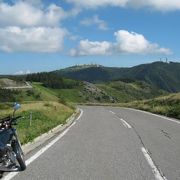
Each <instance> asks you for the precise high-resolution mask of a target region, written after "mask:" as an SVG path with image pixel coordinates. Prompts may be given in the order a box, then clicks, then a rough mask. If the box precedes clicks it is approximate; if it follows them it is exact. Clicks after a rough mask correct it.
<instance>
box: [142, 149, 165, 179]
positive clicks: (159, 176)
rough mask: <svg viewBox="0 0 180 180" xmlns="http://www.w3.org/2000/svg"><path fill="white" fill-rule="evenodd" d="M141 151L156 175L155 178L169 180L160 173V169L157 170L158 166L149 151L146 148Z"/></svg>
mask: <svg viewBox="0 0 180 180" xmlns="http://www.w3.org/2000/svg"><path fill="white" fill-rule="evenodd" d="M141 151H142V153H143V154H144V156H145V158H146V160H147V162H148V164H149V165H150V166H151V168H152V172H153V174H154V176H155V179H156V180H167V179H166V177H165V176H163V175H162V174H161V173H160V171H159V170H158V168H157V167H156V165H155V164H154V162H153V160H152V159H151V157H150V155H149V153H148V151H147V150H146V149H145V148H144V147H142V148H141Z"/></svg>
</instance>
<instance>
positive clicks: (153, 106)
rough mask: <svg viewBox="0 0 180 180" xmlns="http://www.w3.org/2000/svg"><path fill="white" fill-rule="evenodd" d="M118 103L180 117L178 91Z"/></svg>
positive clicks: (179, 96) (179, 95)
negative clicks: (151, 97) (141, 99)
mask: <svg viewBox="0 0 180 180" xmlns="http://www.w3.org/2000/svg"><path fill="white" fill-rule="evenodd" d="M119 105H120V106H123V107H130V108H135V109H141V110H144V111H149V112H152V113H155V114H161V115H165V116H168V117H172V118H177V119H180V93H175V94H170V95H168V96H162V97H158V98H154V99H150V100H143V101H134V102H130V103H121V104H119Z"/></svg>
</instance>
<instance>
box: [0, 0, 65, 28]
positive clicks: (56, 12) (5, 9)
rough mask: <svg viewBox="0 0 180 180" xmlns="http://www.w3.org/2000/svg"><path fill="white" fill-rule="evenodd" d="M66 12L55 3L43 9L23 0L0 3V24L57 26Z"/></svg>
mask: <svg viewBox="0 0 180 180" xmlns="http://www.w3.org/2000/svg"><path fill="white" fill-rule="evenodd" d="M67 15H68V14H67V13H66V12H65V11H64V10H63V9H62V8H61V7H59V6H57V5H55V4H51V5H49V6H48V7H47V8H46V9H45V10H44V9H42V8H40V7H37V6H33V5H32V4H30V3H27V2H24V1H18V2H17V3H15V4H13V5H10V4H7V3H0V26H1V27H2V26H21V27H22V26H23V27H24V26H57V25H58V24H59V21H60V20H61V19H64V18H66V17H67Z"/></svg>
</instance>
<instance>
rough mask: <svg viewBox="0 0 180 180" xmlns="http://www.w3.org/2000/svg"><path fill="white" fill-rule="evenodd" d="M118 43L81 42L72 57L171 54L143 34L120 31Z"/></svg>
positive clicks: (71, 52)
mask: <svg viewBox="0 0 180 180" xmlns="http://www.w3.org/2000/svg"><path fill="white" fill-rule="evenodd" d="M114 35H115V37H116V42H107V41H103V42H99V41H89V40H81V41H80V43H79V46H78V48H77V49H72V50H71V51H70V55H72V56H88V55H110V54H122V53H127V54H171V51H170V49H167V48H163V47H159V45H158V44H156V43H151V42H149V41H148V40H147V39H146V38H145V37H144V36H143V35H142V34H137V33H135V32H128V31H126V30H119V31H117V32H115V33H114Z"/></svg>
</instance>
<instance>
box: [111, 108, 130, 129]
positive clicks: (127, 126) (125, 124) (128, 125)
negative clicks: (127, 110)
mask: <svg viewBox="0 0 180 180" xmlns="http://www.w3.org/2000/svg"><path fill="white" fill-rule="evenodd" d="M109 112H110V113H112V114H116V113H115V112H113V111H109ZM117 117H118V116H117ZM118 118H119V117H118ZM119 119H120V120H121V121H122V123H123V125H124V126H125V127H126V128H129V129H131V128H132V127H131V125H130V124H128V123H127V122H126V121H125V120H124V119H122V118H119Z"/></svg>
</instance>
